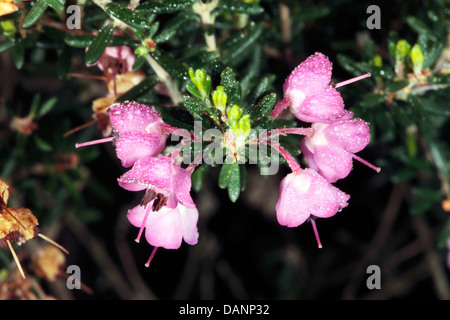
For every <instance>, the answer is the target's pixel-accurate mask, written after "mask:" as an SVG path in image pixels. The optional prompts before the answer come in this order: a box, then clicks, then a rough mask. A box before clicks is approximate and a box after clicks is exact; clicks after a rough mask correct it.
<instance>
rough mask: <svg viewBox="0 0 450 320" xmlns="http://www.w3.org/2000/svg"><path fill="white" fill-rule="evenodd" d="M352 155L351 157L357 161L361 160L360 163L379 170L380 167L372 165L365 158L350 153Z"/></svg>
mask: <svg viewBox="0 0 450 320" xmlns="http://www.w3.org/2000/svg"><path fill="white" fill-rule="evenodd" d="M352 157H353V159H355V160H358V161H359V162H361V163H362V164H365V165H366V166H368V167H369V168H371V169H373V170H375V171H376V172H380V171H381V168H380V167H377V166H374V165H373V164H371V163H369V162H367V161H366V160H364V159H362V158H360V157H358V156H357V155H356V154H352Z"/></svg>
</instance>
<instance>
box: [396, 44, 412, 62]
mask: <svg viewBox="0 0 450 320" xmlns="http://www.w3.org/2000/svg"><path fill="white" fill-rule="evenodd" d="M410 50H411V45H410V44H409V42H408V41H406V40H399V41H398V42H397V46H396V47H395V58H396V59H400V60H403V59H405V58H406V57H407V56H408V54H409V51H410Z"/></svg>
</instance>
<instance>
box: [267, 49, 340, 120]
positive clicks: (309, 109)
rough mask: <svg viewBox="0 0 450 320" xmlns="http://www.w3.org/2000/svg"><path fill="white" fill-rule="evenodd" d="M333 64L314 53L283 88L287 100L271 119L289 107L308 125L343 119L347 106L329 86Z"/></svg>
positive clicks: (280, 103) (277, 108) (291, 75)
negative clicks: (345, 106)
mask: <svg viewBox="0 0 450 320" xmlns="http://www.w3.org/2000/svg"><path fill="white" fill-rule="evenodd" d="M331 71H332V64H331V62H330V60H329V59H328V57H326V56H325V55H323V54H322V53H319V52H317V53H315V54H314V55H312V56H310V57H308V58H307V59H306V60H305V61H303V62H302V63H301V64H300V65H299V66H297V67H296V68H295V69H294V70H293V71H292V73H291V74H290V75H289V76H288V78H287V79H286V81H285V83H284V85H283V92H284V99H283V100H282V101H281V102H279V104H278V105H277V106H276V108H275V110H274V111H273V113H272V116H276V115H277V114H278V113H279V112H280V111H281V110H282V109H284V108H285V107H287V106H289V107H290V110H291V112H292V113H293V114H294V115H295V116H296V117H297V118H298V119H300V120H302V121H305V122H318V121H320V122H327V121H332V120H334V119H337V118H340V117H341V116H343V115H344V102H343V100H342V98H341V95H340V94H339V92H338V91H337V90H336V89H335V88H334V87H333V86H330V81H331Z"/></svg>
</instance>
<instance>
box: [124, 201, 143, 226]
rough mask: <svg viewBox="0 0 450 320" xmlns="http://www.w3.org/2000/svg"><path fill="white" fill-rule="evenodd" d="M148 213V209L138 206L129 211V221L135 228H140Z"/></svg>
mask: <svg viewBox="0 0 450 320" xmlns="http://www.w3.org/2000/svg"><path fill="white" fill-rule="evenodd" d="M146 211H147V209H146V208H145V207H144V206H141V205H138V206H136V207H134V208H132V209H130V210H128V213H127V218H128V221H130V223H131V224H132V225H133V226H135V227H138V228H140V227H141V225H142V221H143V220H144V217H145V212H146Z"/></svg>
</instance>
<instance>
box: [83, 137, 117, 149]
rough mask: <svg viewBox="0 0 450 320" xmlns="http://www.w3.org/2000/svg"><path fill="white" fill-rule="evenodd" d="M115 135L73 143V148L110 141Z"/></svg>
mask: <svg viewBox="0 0 450 320" xmlns="http://www.w3.org/2000/svg"><path fill="white" fill-rule="evenodd" d="M114 138H115V137H108V138H103V139H98V140H92V141H88V142H83V143H76V144H75V148H81V147H86V146H92V145H94V144H100V143H105V142H110V141H112V140H114Z"/></svg>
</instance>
